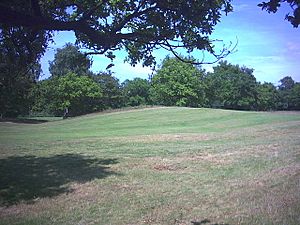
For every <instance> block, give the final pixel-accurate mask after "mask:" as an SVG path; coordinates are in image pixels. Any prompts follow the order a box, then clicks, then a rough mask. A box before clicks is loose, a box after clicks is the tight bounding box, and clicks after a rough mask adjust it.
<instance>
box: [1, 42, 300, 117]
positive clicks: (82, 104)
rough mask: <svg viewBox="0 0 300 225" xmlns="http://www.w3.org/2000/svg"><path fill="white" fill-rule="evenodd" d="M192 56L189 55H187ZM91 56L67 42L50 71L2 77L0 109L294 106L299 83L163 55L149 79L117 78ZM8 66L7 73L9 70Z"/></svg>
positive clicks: (7, 112)
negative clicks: (41, 76)
mask: <svg viewBox="0 0 300 225" xmlns="http://www.w3.org/2000/svg"><path fill="white" fill-rule="evenodd" d="M186 60H187V61H188V60H191V59H186ZM91 65H92V61H91V59H90V58H89V57H88V56H86V55H85V54H84V53H81V52H80V51H79V49H78V47H76V46H74V45H72V44H66V45H65V46H64V47H63V48H62V49H58V50H57V52H56V54H55V58H54V60H53V61H52V62H50V67H49V70H50V73H51V76H50V77H49V78H48V79H45V80H41V81H39V80H38V79H37V78H38V73H39V72H40V66H39V65H36V69H35V70H32V71H30V73H29V74H30V75H28V76H26V77H25V76H16V77H14V76H12V75H9V76H6V77H3V78H4V79H2V80H3V81H4V82H2V85H3V87H4V88H1V90H3V92H2V93H1V105H2V106H3V107H1V114H2V115H3V116H5V117H15V116H18V115H28V114H31V115H55V116H62V115H64V114H66V113H67V114H68V115H69V116H77V115H82V114H86V113H91V112H95V111H101V110H106V109H116V108H121V107H126V106H139V105H164V106H185V107H210V108H223V109H235V110H259V111H266V110H299V109H300V83H298V82H295V81H294V80H293V79H292V78H291V77H289V76H286V77H284V78H282V79H281V80H280V81H279V85H278V86H275V85H273V84H272V83H260V82H257V80H256V78H255V77H254V75H253V69H250V68H247V67H244V66H239V65H232V64H230V63H228V62H226V61H221V62H219V64H218V65H216V66H215V67H214V68H213V72H206V71H205V70H204V69H202V68H201V67H200V66H196V65H192V64H189V63H185V62H183V61H181V60H179V59H178V58H176V57H166V58H165V59H164V60H163V62H162V64H161V65H160V67H159V68H158V69H157V70H156V72H155V73H154V74H153V75H152V76H151V77H149V79H142V78H134V79H133V80H125V81H124V82H122V83H120V81H119V80H118V79H117V78H116V77H115V76H114V75H113V74H112V73H111V72H100V73H93V72H92V71H91V70H90V67H91ZM13 69H14V67H13V66H12V68H9V67H8V68H7V70H8V71H7V73H8V72H10V71H14V70H13Z"/></svg>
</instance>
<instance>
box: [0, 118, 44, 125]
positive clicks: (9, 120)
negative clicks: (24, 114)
mask: <svg viewBox="0 0 300 225" xmlns="http://www.w3.org/2000/svg"><path fill="white" fill-rule="evenodd" d="M0 122H10V123H26V124H40V123H46V122H49V121H48V120H38V119H17V118H14V119H0Z"/></svg>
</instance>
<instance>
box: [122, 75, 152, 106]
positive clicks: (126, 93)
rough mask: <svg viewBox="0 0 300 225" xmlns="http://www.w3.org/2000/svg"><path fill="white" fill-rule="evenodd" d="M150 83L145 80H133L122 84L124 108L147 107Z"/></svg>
mask: <svg viewBox="0 0 300 225" xmlns="http://www.w3.org/2000/svg"><path fill="white" fill-rule="evenodd" d="M149 89H150V83H149V81H148V80H146V79H142V78H134V79H133V80H125V81H124V82H123V83H122V90H123V97H124V103H125V105H126V106H138V105H147V104H148V103H149Z"/></svg>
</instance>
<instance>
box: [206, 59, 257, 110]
mask: <svg viewBox="0 0 300 225" xmlns="http://www.w3.org/2000/svg"><path fill="white" fill-rule="evenodd" d="M206 84H207V96H208V98H209V104H210V105H211V106H212V107H224V108H226V109H239V110H249V109H256V98H257V90H256V86H257V82H256V78H255V77H254V75H253V70H252V69H249V68H246V67H240V66H238V65H232V64H230V63H228V62H226V61H222V62H220V63H219V65H217V66H216V67H214V72H213V73H208V75H207V77H206Z"/></svg>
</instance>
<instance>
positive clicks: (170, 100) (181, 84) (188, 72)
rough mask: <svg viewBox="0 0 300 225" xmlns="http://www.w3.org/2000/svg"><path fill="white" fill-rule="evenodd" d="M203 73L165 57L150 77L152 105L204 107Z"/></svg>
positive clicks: (186, 64) (190, 65) (189, 65)
mask: <svg viewBox="0 0 300 225" xmlns="http://www.w3.org/2000/svg"><path fill="white" fill-rule="evenodd" d="M203 78H204V71H203V70H201V69H199V68H198V67H196V66H194V65H192V64H188V63H185V62H182V61H180V60H178V59H177V58H170V57H167V58H165V59H164V61H163V63H162V65H161V68H160V69H159V70H158V71H157V73H156V74H155V75H154V76H153V77H152V80H151V86H152V88H151V89H150V95H151V99H152V101H153V103H154V104H159V105H167V106H173V105H176V106H190V107H199V106H203V105H205V101H206V100H205V94H204V84H203Z"/></svg>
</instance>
